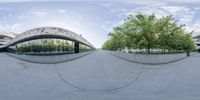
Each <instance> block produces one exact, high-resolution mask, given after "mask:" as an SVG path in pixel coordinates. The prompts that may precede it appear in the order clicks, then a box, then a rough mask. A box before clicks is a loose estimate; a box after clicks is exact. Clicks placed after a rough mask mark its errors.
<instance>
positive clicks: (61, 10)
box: [58, 9, 66, 13]
mask: <svg viewBox="0 0 200 100" xmlns="http://www.w3.org/2000/svg"><path fill="white" fill-rule="evenodd" d="M58 12H59V13H65V12H66V10H63V9H60V10H58Z"/></svg>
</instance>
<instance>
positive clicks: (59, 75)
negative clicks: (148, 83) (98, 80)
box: [53, 66, 144, 92]
mask: <svg viewBox="0 0 200 100" xmlns="http://www.w3.org/2000/svg"><path fill="white" fill-rule="evenodd" d="M53 67H54V69H55V71H56V73H57V75H58V77H59V78H60V79H61V80H62V81H63V82H64V83H66V84H67V85H69V86H71V87H73V88H76V89H79V90H82V91H99V92H102V91H104V92H109V91H111V92H112V91H113V90H120V89H123V88H127V87H129V86H130V85H133V84H134V83H135V82H136V81H137V80H138V79H139V77H140V76H141V75H142V73H143V71H144V67H142V68H141V71H139V72H138V74H137V75H136V77H135V78H134V79H133V80H132V81H131V82H129V83H128V84H126V85H124V86H121V87H117V88H110V89H102V90H101V89H87V88H82V87H78V86H75V85H73V84H71V83H70V82H69V81H67V80H66V79H64V78H63V76H62V75H61V73H60V72H59V71H58V69H57V67H56V66H53Z"/></svg>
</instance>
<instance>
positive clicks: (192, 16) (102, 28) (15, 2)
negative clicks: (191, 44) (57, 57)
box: [0, 0, 200, 48]
mask: <svg viewBox="0 0 200 100" xmlns="http://www.w3.org/2000/svg"><path fill="white" fill-rule="evenodd" d="M138 12H142V13H145V14H151V13H155V14H156V16H157V17H162V16H166V15H174V17H175V18H176V20H178V21H179V23H182V24H186V25H187V27H186V28H187V30H188V31H191V30H193V29H194V30H195V34H194V35H197V34H199V33H200V0H188V1H187V0H177V1H175V2H174V0H144V1H142V0H126V1H123V0H121V1H120V0H109V1H101V0H96V1H95V0H86V1H83V0H82V1H80V0H75V1H69V0H62V1H53V0H44V2H41V0H31V1H30V0H0V31H11V32H17V33H22V32H24V31H26V30H28V29H31V28H36V27H42V26H56V27H62V28H66V29H69V30H71V31H74V32H76V33H78V34H81V35H82V36H83V37H84V38H86V39H87V40H88V41H89V42H91V43H92V44H93V45H94V46H95V47H97V48H99V47H101V45H102V44H103V42H104V41H106V40H107V38H108V36H107V34H108V32H110V31H112V28H113V27H116V26H119V25H121V24H122V23H123V20H124V19H125V18H126V17H127V16H128V15H129V14H135V13H138Z"/></svg>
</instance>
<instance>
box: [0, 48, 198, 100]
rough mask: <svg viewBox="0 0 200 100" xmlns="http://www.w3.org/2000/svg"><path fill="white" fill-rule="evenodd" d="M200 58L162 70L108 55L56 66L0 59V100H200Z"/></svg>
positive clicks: (5, 58)
mask: <svg viewBox="0 0 200 100" xmlns="http://www.w3.org/2000/svg"><path fill="white" fill-rule="evenodd" d="M199 73H200V54H195V55H193V56H191V57H188V58H186V59H183V60H180V61H177V62H174V63H169V64H163V65H142V64H137V63H131V62H127V61H125V60H122V59H119V58H117V57H115V56H112V55H110V54H108V53H107V52H104V51H96V52H94V53H92V54H89V55H87V56H84V57H81V58H79V59H76V60H73V61H69V62H64V63H58V64H35V63H29V62H25V61H21V60H18V59H15V58H12V57H10V56H7V55H5V54H2V53H1V54H0V100H122V99H124V100H199V99H200V94H199V93H200V75H199Z"/></svg>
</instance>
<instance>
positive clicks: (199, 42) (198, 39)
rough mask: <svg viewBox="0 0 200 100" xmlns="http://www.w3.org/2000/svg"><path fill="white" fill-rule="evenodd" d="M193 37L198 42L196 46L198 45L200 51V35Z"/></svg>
mask: <svg viewBox="0 0 200 100" xmlns="http://www.w3.org/2000/svg"><path fill="white" fill-rule="evenodd" d="M193 39H194V41H195V43H196V47H197V50H198V52H200V35H197V36H195V37H193Z"/></svg>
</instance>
